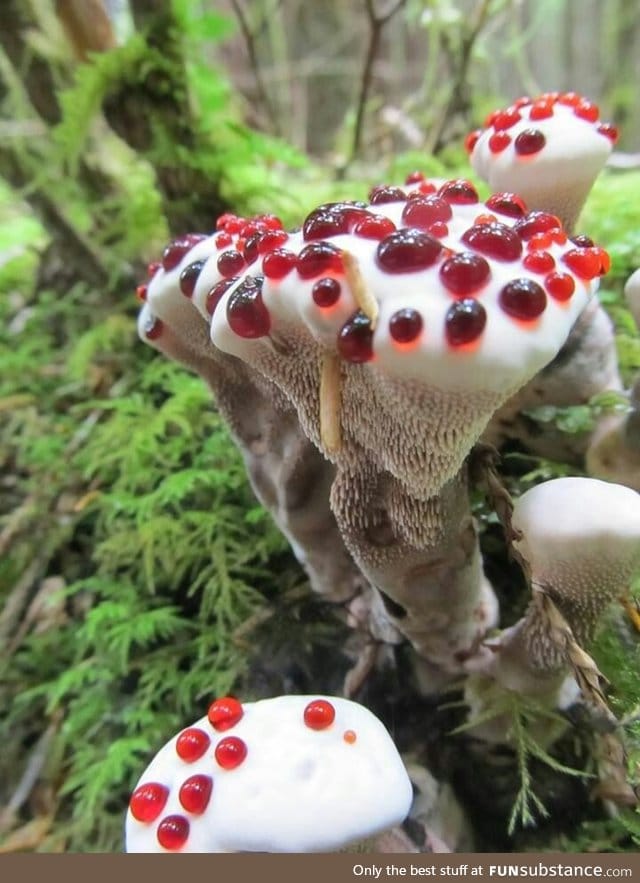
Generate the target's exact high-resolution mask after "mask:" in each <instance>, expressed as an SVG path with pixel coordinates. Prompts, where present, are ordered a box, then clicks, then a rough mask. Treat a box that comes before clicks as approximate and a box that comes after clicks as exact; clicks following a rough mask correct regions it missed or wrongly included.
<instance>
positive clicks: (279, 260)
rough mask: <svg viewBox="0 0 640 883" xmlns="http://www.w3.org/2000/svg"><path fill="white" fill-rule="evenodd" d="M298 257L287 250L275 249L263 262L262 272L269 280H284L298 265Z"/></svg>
mask: <svg viewBox="0 0 640 883" xmlns="http://www.w3.org/2000/svg"><path fill="white" fill-rule="evenodd" d="M297 260H298V259H297V257H296V255H295V254H294V253H293V252H292V251H287V250H286V249H285V248H275V249H274V250H273V251H270V252H269V254H266V255H265V256H264V258H263V260H262V272H263V273H264V275H265V276H266V277H267V279H284V277H285V276H286V275H287V274H288V273H290V272H291V271H292V270H293V268H294V267H295V265H296V262H297Z"/></svg>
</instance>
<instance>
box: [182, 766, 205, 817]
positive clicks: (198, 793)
mask: <svg viewBox="0 0 640 883" xmlns="http://www.w3.org/2000/svg"><path fill="white" fill-rule="evenodd" d="M212 789H213V779H212V778H211V776H202V775H198V776H190V777H189V778H188V779H187V780H186V781H185V782H183V783H182V785H181V787H180V791H179V792H178V800H179V801H180V803H181V804H182V807H183V808H184V809H186V811H187V812H192V813H193V814H194V815H201V814H202V813H203V812H204V811H205V809H206V808H207V806H208V805H209V800H210V799H211V791H212Z"/></svg>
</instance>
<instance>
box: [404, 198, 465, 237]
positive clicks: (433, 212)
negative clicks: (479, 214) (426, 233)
mask: <svg viewBox="0 0 640 883" xmlns="http://www.w3.org/2000/svg"><path fill="white" fill-rule="evenodd" d="M452 217H453V211H452V209H451V206H450V205H449V203H448V202H447V201H446V200H445V199H442V198H441V197H440V196H419V197H416V198H415V199H410V200H409V201H408V202H407V204H406V205H405V207H404V209H403V210H402V221H403V223H404V224H405V225H406V226H407V227H416V228H418V229H419V230H426V229H427V228H428V227H430V226H431V225H432V224H435V223H436V222H437V221H442V222H445V223H446V222H447V221H449V220H451V218H452Z"/></svg>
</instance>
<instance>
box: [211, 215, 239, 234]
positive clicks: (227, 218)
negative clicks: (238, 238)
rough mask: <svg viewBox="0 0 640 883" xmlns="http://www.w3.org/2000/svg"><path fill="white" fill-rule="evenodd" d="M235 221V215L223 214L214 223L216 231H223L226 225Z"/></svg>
mask: <svg viewBox="0 0 640 883" xmlns="http://www.w3.org/2000/svg"><path fill="white" fill-rule="evenodd" d="M237 220H238V218H237V217H236V215H233V214H231V212H225V213H224V214H223V215H220V217H219V218H218V220H217V221H216V230H224V229H226V227H227V224H229V223H231V222H235V221H237ZM238 229H240V228H238Z"/></svg>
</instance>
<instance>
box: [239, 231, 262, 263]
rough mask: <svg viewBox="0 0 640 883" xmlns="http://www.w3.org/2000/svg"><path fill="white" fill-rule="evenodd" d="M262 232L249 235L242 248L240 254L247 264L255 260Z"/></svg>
mask: <svg viewBox="0 0 640 883" xmlns="http://www.w3.org/2000/svg"><path fill="white" fill-rule="evenodd" d="M263 235H264V234H263V233H260V232H258V233H254V234H253V235H252V236H250V237H249V238H248V239H247V241H246V242H245V244H244V248H243V249H242V254H243V255H244V259H245V261H246V262H247V264H252V263H253V262H254V261H255V260H257V259H258V254H259V251H260V242H261V241H262V237H263Z"/></svg>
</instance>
